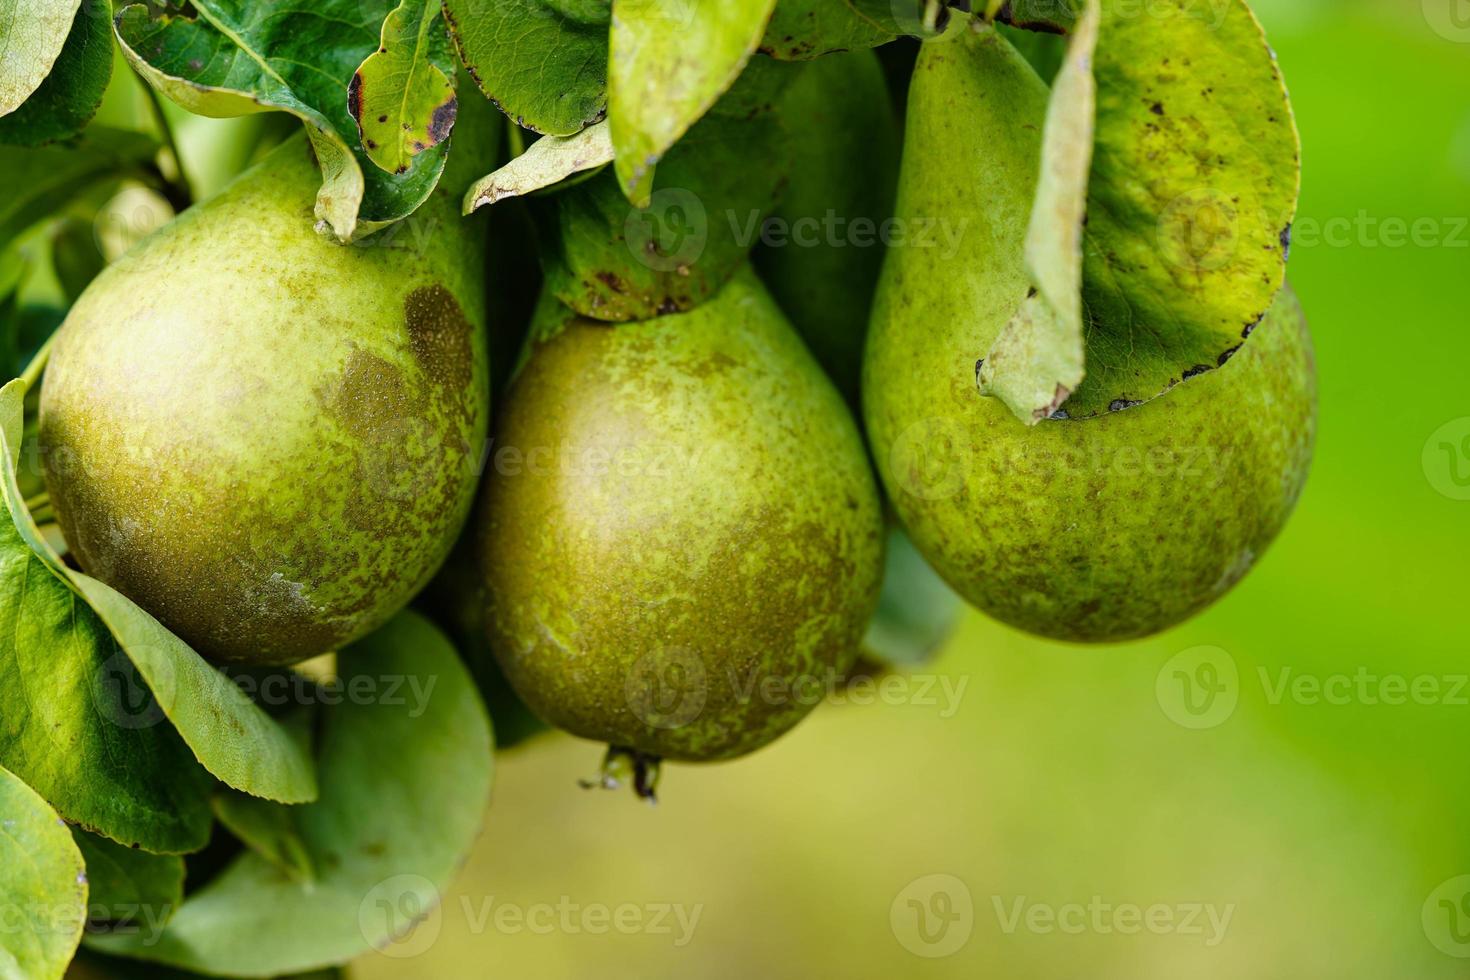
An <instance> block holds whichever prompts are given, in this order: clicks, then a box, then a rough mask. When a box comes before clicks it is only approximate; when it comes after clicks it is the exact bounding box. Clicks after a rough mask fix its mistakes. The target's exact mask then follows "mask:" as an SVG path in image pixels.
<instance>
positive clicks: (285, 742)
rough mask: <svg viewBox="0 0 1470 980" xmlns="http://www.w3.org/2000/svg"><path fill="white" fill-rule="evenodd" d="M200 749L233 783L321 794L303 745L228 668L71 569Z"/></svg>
mask: <svg viewBox="0 0 1470 980" xmlns="http://www.w3.org/2000/svg"><path fill="white" fill-rule="evenodd" d="M66 571H67V574H68V577H69V578H70V579H71V582H72V584H73V585H74V586H75V587H76V589H77V591H78V592H79V593H81V595H82V597H83V598H84V599H86V600H87V602H88V603H89V604H90V605H91V607H92V608H93V609H94V610H95V611H96V612H97V614H98V616H100V617H101V618H102V621H103V622H104V623H106V624H107V626H108V628H109V629H111V631H112V635H113V636H115V637H116V638H117V640H118V642H119V643H121V644H122V647H123V649H124V650H125V651H127V654H128V656H129V658H131V659H132V661H133V663H134V665H136V667H137V668H138V672H139V673H140V674H141V675H142V677H143V679H144V681H145V682H147V684H148V688H149V690H151V691H152V692H153V695H154V697H155V698H157V700H158V704H159V707H160V708H161V709H162V710H163V713H164V714H165V715H166V716H167V717H168V719H169V721H171V722H173V724H174V727H175V728H177V729H178V730H179V734H180V735H182V736H183V738H184V741H185V742H187V743H188V744H189V748H191V749H193V750H194V755H195V756H196V757H197V758H198V759H199V761H200V762H201V763H202V764H203V765H204V768H206V769H208V770H209V771H210V772H211V773H212V774H213V775H214V776H215V778H217V779H219V780H220V781H221V782H223V783H224V784H226V785H227V786H232V787H234V788H235V789H238V790H241V791H243V792H246V793H249V794H251V795H252V796H259V797H263V798H265V799H270V800H276V801H278V802H282V803H303V802H306V801H307V800H314V799H316V795H317V784H316V773H315V771H314V768H313V766H312V762H311V759H310V757H309V756H308V755H307V753H306V751H305V750H304V748H303V746H302V745H300V744H299V743H298V742H297V741H296V740H295V739H293V738H292V737H291V735H290V734H289V733H287V731H286V730H285V729H284V728H283V727H282V726H281V725H279V724H278V723H276V722H275V721H274V720H273V719H272V718H271V717H270V716H269V715H267V714H266V713H265V712H264V711H262V710H261V709H260V708H259V707H257V706H256V705H255V703H254V702H253V701H251V700H250V698H249V697H248V696H247V695H246V694H245V692H244V691H242V690H240V688H239V687H237V686H236V685H235V684H234V683H233V682H232V681H231V680H230V679H229V677H227V676H226V675H225V674H223V673H221V672H220V671H218V670H216V669H215V668H214V667H212V666H211V665H210V664H209V663H207V662H206V661H205V660H204V658H202V657H200V656H199V654H197V653H195V652H194V651H193V650H192V649H191V648H190V647H189V645H188V644H186V643H185V642H184V641H183V640H181V639H179V638H178V637H177V636H174V634H173V633H171V632H169V630H168V629H167V628H165V627H164V626H163V624H161V623H160V622H158V620H156V619H154V618H153V616H152V615H150V614H149V613H147V612H145V611H144V610H143V609H142V608H140V607H139V606H137V605H136V604H134V603H133V601H132V600H131V599H129V598H127V597H126V596H124V595H122V594H121V593H120V592H117V591H116V590H114V589H113V588H111V587H110V586H108V585H107V584H105V583H103V582H100V581H98V580H97V579H94V578H92V577H90V576H88V575H85V574H83V573H81V572H78V571H75V570H73V569H71V568H69V567H68V568H66Z"/></svg>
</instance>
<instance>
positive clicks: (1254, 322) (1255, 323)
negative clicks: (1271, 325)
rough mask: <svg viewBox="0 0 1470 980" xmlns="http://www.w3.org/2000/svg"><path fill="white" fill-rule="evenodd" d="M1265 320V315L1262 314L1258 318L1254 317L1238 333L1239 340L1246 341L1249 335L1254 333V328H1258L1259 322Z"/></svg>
mask: <svg viewBox="0 0 1470 980" xmlns="http://www.w3.org/2000/svg"><path fill="white" fill-rule="evenodd" d="M1265 318H1266V314H1264V313H1262V314H1261V315H1260V316H1258V317H1256V318H1255V319H1254V320H1252V321H1251V322H1250V323H1247V324H1246V325H1245V329H1244V330H1242V331H1241V332H1240V337H1241V339H1242V340H1248V339H1249V338H1250V335H1251V334H1253V333H1255V332H1256V327H1258V326H1260V324H1261V321H1262V320H1264V319H1265Z"/></svg>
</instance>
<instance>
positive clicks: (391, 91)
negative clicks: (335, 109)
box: [347, 0, 459, 174]
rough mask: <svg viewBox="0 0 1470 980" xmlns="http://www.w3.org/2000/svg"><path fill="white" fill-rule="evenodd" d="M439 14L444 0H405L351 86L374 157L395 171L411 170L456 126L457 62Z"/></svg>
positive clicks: (352, 104)
mask: <svg viewBox="0 0 1470 980" xmlns="http://www.w3.org/2000/svg"><path fill="white" fill-rule="evenodd" d="M438 17H439V2H438V0H403V2H402V3H401V4H399V5H398V7H397V9H395V10H393V11H392V12H391V13H389V14H388V17H387V19H386V20H384V21H383V33H382V37H381V40H380V43H379V47H378V50H377V51H375V52H373V53H372V54H370V55H368V57H367V60H366V61H364V62H363V63H362V66H361V67H360V68H358V69H357V74H355V75H353V76H352V84H351V85H350V86H349V88H348V89H347V105H348V109H349V110H350V111H351V112H352V118H353V119H355V120H356V121H357V131H358V134H359V135H360V136H361V137H362V145H363V147H364V148H365V149H366V151H367V155H368V159H369V160H371V161H372V162H373V163H375V164H377V165H378V166H379V167H380V168H382V169H383V170H386V171H388V172H389V173H393V174H402V173H407V172H408V168H409V166H410V165H411V164H412V162H413V159H414V157H416V156H418V155H419V154H420V153H423V152H424V151H425V150H427V149H428V148H429V147H431V146H438V145H439V144H440V143H442V142H444V141H445V140H447V139H448V138H449V133H450V130H452V129H453V128H454V116H455V112H456V111H457V110H458V105H459V103H458V101H457V100H456V99H455V95H454V79H453V78H452V77H451V76H452V75H453V64H454V61H453V55H451V54H450V51H449V35H448V34H447V33H446V32H445V30H444V26H443V25H442V24H440V23H438ZM441 65H446V66H449V68H448V71H446V70H445V69H444V68H441V67H440V66H441Z"/></svg>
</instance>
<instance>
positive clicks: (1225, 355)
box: [1220, 344, 1240, 367]
mask: <svg viewBox="0 0 1470 980" xmlns="http://www.w3.org/2000/svg"><path fill="white" fill-rule="evenodd" d="M1238 350H1240V345H1239V344H1236V345H1235V346H1234V347H1232V348H1230V349H1229V350H1228V351H1226V352H1225V353H1223V354H1221V355H1220V367H1224V366H1225V362H1226V361H1228V360H1230V359H1231V358H1232V357H1234V356H1235V352H1236V351H1238Z"/></svg>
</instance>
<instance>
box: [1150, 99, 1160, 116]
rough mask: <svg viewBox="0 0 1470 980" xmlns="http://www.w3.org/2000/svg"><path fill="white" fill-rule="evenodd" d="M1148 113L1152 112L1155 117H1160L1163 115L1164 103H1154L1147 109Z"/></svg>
mask: <svg viewBox="0 0 1470 980" xmlns="http://www.w3.org/2000/svg"><path fill="white" fill-rule="evenodd" d="M1148 111H1149V112H1152V113H1153V114H1154V115H1156V116H1162V115H1163V114H1164V103H1162V102H1155V103H1154V104H1153V105H1151V106H1149V107H1148Z"/></svg>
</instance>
